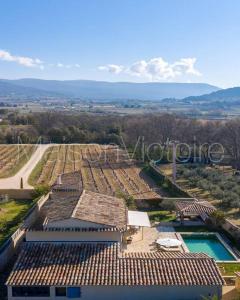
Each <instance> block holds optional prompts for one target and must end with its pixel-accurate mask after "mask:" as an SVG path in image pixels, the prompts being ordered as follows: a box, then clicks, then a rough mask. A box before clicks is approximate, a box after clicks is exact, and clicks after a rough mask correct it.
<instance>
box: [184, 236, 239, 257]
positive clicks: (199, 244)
mask: <svg viewBox="0 0 240 300" xmlns="http://www.w3.org/2000/svg"><path fill="white" fill-rule="evenodd" d="M181 236H182V238H183V240H184V243H185V244H186V246H187V247H188V250H189V251H190V252H192V253H196V252H203V253H206V254H208V255H209V256H211V257H213V258H214V259H215V260H217V261H235V260H236V259H235V257H234V256H233V255H232V254H231V253H230V252H229V251H228V250H227V248H226V247H225V246H224V245H223V244H222V242H221V241H220V240H219V238H218V237H217V236H216V234H181Z"/></svg>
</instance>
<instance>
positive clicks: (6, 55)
mask: <svg viewBox="0 0 240 300" xmlns="http://www.w3.org/2000/svg"><path fill="white" fill-rule="evenodd" d="M0 60H3V61H9V62H15V63H18V64H19V65H22V66H25V67H39V68H41V69H42V67H43V62H42V61H41V60H40V59H38V58H31V57H26V56H16V55H12V54H11V53H10V52H8V51H5V50H0Z"/></svg>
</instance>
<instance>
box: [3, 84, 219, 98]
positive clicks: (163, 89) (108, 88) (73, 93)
mask: <svg viewBox="0 0 240 300" xmlns="http://www.w3.org/2000/svg"><path fill="white" fill-rule="evenodd" d="M218 90H219V88H218V87H216V86H213V85H209V84H205V83H159V82H151V83H132V82H105V81H93V80H66V81H59V80H41V79H19V80H5V79H2V80H0V96H13V97H14V96H16V97H18V96H24V95H25V96H27V97H39V96H63V97H76V98H81V99H85V100H99V101H104V100H133V99H135V100H150V101H157V100H162V99H164V98H177V99H182V98H185V97H189V96H199V95H203V94H209V93H212V92H216V91H218Z"/></svg>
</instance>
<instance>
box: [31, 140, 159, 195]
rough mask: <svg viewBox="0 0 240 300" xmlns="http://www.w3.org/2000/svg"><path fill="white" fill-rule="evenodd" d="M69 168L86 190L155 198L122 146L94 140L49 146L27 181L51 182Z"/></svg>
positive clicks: (152, 188)
mask: <svg viewBox="0 0 240 300" xmlns="http://www.w3.org/2000/svg"><path fill="white" fill-rule="evenodd" d="M73 171H81V174H82V180H83V186H84V189H86V190H91V191H95V192H99V193H102V194H108V195H116V194H117V193H119V192H124V193H125V194H126V195H131V196H133V197H134V198H135V199H155V198H159V194H158V193H157V192H156V191H158V189H157V186H156V185H155V183H154V182H153V181H152V180H151V179H150V178H149V177H148V176H147V175H146V174H145V173H144V172H143V171H142V170H141V168H140V167H139V166H137V165H136V163H135V162H134V161H132V160H130V159H129V158H128V156H127V154H126V153H125V152H124V151H123V150H119V149H118V148H116V147H113V146H100V145H97V144H92V145H77V144H76V145H75V144H71V145H58V146H52V147H50V148H49V149H48V150H47V151H46V152H45V154H44V156H43V158H42V160H41V161H40V162H39V163H38V164H37V166H36V167H35V169H34V170H33V172H32V174H31V176H30V178H29V182H30V184H32V185H35V186H36V185H44V184H48V185H51V184H53V183H54V181H55V180H56V177H57V175H59V174H62V173H69V172H73Z"/></svg>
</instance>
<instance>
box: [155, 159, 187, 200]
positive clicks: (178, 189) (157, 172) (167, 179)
mask: <svg viewBox="0 0 240 300" xmlns="http://www.w3.org/2000/svg"><path fill="white" fill-rule="evenodd" d="M149 166H150V172H151V173H152V175H155V176H157V177H158V178H159V179H160V180H161V181H162V182H164V181H165V182H167V184H168V186H169V187H170V188H171V189H172V191H173V192H176V193H178V194H179V195H181V196H182V197H183V198H193V196H192V195H191V194H190V193H188V192H186V191H185V190H183V189H182V188H181V187H180V186H179V185H178V184H176V183H174V182H173V181H172V179H171V178H170V177H168V176H166V175H164V174H163V173H162V172H161V171H160V170H159V168H157V167H156V166H155V165H154V164H152V163H150V164H149Z"/></svg>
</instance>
